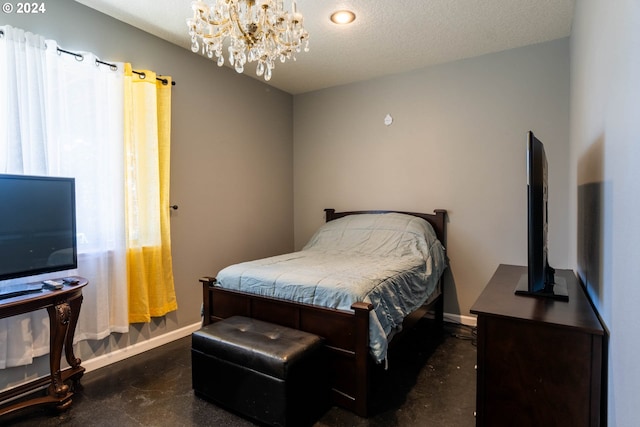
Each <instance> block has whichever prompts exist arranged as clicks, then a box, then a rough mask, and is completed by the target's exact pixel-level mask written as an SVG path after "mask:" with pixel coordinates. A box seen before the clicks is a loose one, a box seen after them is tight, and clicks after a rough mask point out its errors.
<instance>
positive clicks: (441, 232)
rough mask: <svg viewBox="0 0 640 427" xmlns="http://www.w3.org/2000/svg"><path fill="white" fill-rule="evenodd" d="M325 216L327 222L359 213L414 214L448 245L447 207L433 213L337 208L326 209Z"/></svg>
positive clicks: (445, 245)
mask: <svg viewBox="0 0 640 427" xmlns="http://www.w3.org/2000/svg"><path fill="white" fill-rule="evenodd" d="M324 212H325V216H326V220H327V222H329V221H333V220H334V219H338V218H342V217H344V216H347V215H358V214H382V213H390V212H396V213H401V214H406V215H413V216H417V217H419V218H422V219H425V220H427V221H428V222H429V224H431V226H432V227H433V229H434V231H435V232H436V236H438V240H440V242H441V243H442V244H443V245H444V247H447V232H446V231H447V227H446V217H447V211H446V209H436V210H434V211H433V213H432V214H429V213H420V212H403V211H345V212H336V210H335V209H325V210H324Z"/></svg>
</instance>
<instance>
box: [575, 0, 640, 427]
mask: <svg viewBox="0 0 640 427" xmlns="http://www.w3.org/2000/svg"><path fill="white" fill-rule="evenodd" d="M638 76H640V2H638V1H637V0H618V1H615V2H602V1H594V0H583V1H578V2H576V9H575V15H574V24H573V29H572V36H571V169H572V174H571V187H572V193H574V194H575V196H574V197H573V200H572V206H571V208H572V232H573V233H574V235H573V237H574V238H573V237H572V239H571V240H572V241H576V242H577V243H578V244H577V245H576V246H575V247H572V248H571V252H572V254H571V258H572V263H574V265H575V266H576V269H577V270H578V272H579V274H580V277H581V278H582V279H583V281H584V282H585V283H586V284H587V286H588V289H589V293H590V295H591V296H592V299H593V300H594V303H595V304H596V306H597V308H598V310H599V312H600V314H601V316H602V318H603V320H604V322H605V324H606V326H607V327H608V329H609V331H610V343H609V354H608V356H609V360H608V365H609V366H608V376H609V378H608V388H609V390H608V425H609V426H612V427H615V426H621V427H622V426H631V425H638V424H639V423H640V416H638V415H637V412H636V411H637V410H638V408H637V405H638V386H640V366H639V365H638V363H637V361H638V354H640V342H639V341H638V340H637V339H636V337H637V325H636V322H635V321H636V319H637V308H638V302H639V301H640V286H639V285H638V280H639V277H640V263H639V262H638V261H639V260H640V244H639V243H638V242H640V223H639V222H638V211H639V210H640V191H639V189H640V184H639V182H640V172H639V170H638V165H639V164H640V143H639V141H638V136H639V132H638V123H639V119H640V79H639V78H638Z"/></svg>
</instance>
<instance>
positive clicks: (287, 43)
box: [187, 0, 309, 81]
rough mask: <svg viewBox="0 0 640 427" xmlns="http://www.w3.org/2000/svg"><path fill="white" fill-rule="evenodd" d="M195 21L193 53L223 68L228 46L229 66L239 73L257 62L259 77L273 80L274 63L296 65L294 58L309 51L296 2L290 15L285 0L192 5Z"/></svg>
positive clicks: (192, 24) (217, 0) (217, 1)
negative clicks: (299, 53)
mask: <svg viewBox="0 0 640 427" xmlns="http://www.w3.org/2000/svg"><path fill="white" fill-rule="evenodd" d="M191 6H192V8H193V18H191V19H187V25H188V26H189V35H190V36H191V50H192V51H193V52H198V51H199V50H200V49H202V53H203V54H206V55H207V56H208V57H209V58H213V56H214V55H215V57H216V58H217V59H218V66H222V65H223V64H224V55H223V53H222V49H223V43H225V42H226V41H227V39H228V42H229V47H228V50H229V62H230V63H231V65H232V66H233V67H234V68H235V70H236V71H237V72H238V73H242V72H243V71H244V65H245V64H246V63H247V62H256V61H257V62H258V64H257V66H256V74H257V75H258V76H264V79H265V80H266V81H269V80H271V73H272V71H273V68H274V67H275V62H276V60H277V59H280V62H285V61H286V60H287V59H292V58H293V60H294V61H295V54H296V53H297V52H300V50H302V45H303V44H304V51H305V52H308V51H309V33H308V32H307V31H306V30H305V29H304V27H303V25H302V21H303V19H302V14H301V13H299V12H298V10H297V7H296V2H295V0H293V2H292V6H291V13H289V12H287V11H285V10H284V7H283V0H215V4H214V5H212V6H208V5H207V4H206V3H205V2H204V1H194V2H193V3H192V5H191Z"/></svg>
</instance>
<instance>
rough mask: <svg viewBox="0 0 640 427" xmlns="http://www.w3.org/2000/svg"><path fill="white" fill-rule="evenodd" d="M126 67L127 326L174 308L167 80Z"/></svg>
mask: <svg viewBox="0 0 640 427" xmlns="http://www.w3.org/2000/svg"><path fill="white" fill-rule="evenodd" d="M162 79H163V80H166V82H167V83H163V82H162V81H160V80H157V79H156V74H155V73H154V72H151V71H146V70H145V71H142V72H134V71H133V70H132V68H131V64H125V96H124V103H125V124H124V127H125V157H126V159H125V168H126V172H125V185H126V196H125V200H126V222H127V276H128V293H129V322H130V323H140V322H149V321H150V320H151V318H152V317H159V316H164V315H165V314H167V313H169V312H171V311H174V310H176V309H177V308H178V304H177V301H176V295H175V288H174V282H173V266H172V259H171V235H170V224H169V160H170V157H169V153H170V144H171V141H170V135H171V78H170V77H167V76H162Z"/></svg>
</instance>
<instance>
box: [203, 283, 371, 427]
mask: <svg viewBox="0 0 640 427" xmlns="http://www.w3.org/2000/svg"><path fill="white" fill-rule="evenodd" d="M200 282H202V297H203V301H204V310H203V313H204V318H203V325H207V324H209V323H212V322H217V321H219V320H222V319H225V318H227V317H231V316H235V315H241V316H247V317H252V318H255V319H259V320H264V321H267V322H272V323H276V324H279V325H283V326H288V327H291V328H295V329H300V330H303V331H306V332H310V333H313V334H316V335H319V336H321V337H324V338H325V340H326V343H327V347H328V349H329V358H330V361H329V363H330V371H331V386H332V401H333V403H334V404H336V405H338V406H340V407H343V408H345V409H348V410H350V411H352V412H354V413H356V414H358V415H360V416H363V417H366V416H367V413H368V402H369V389H370V387H369V381H370V375H369V374H370V369H371V367H370V363H373V360H372V359H371V357H370V356H369V311H371V310H372V309H373V306H372V305H371V304H369V303H363V302H357V303H355V304H353V305H352V306H351V308H352V309H353V312H350V311H346V310H335V309H330V308H324V307H319V306H314V305H308V304H300V303H293V302H291V301H286V300H281V299H276V298H269V297H263V296H260V295H252V294H246V293H242V292H236V291H231V290H227V289H222V288H220V287H217V286H214V284H215V279H214V278H213V277H203V278H201V279H200Z"/></svg>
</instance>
